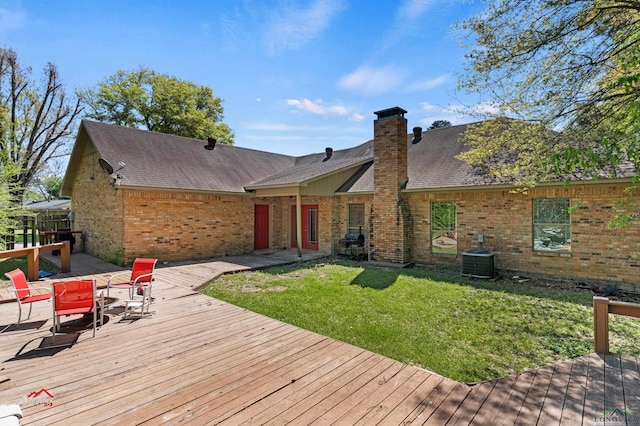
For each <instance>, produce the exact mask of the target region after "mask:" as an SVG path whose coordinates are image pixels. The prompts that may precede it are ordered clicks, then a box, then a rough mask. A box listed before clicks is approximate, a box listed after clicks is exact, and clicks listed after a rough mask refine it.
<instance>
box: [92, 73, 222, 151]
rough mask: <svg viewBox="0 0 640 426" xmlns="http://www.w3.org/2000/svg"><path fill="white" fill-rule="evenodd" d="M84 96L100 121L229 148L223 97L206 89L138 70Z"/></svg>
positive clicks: (118, 75) (111, 79) (108, 80)
mask: <svg viewBox="0 0 640 426" xmlns="http://www.w3.org/2000/svg"><path fill="white" fill-rule="evenodd" d="M84 96H85V98H86V100H87V102H88V104H89V106H90V108H91V112H90V113H89V114H88V115H87V116H88V117H90V118H94V119H96V120H98V121H103V122H107V123H114V124H118V125H121V126H128V127H136V128H146V129H148V130H151V131H154V132H161V133H169V134H174V135H179V136H185V137H190V138H196V139H203V140H205V139H207V138H208V137H214V138H216V139H217V141H218V142H220V143H224V144H229V145H231V144H233V137H234V135H233V132H232V130H231V129H230V128H229V127H228V126H227V125H226V124H224V123H222V119H223V116H224V114H223V112H224V109H223V107H222V99H220V98H218V97H216V96H214V95H213V91H212V90H211V88H209V87H207V86H199V85H197V84H195V83H192V82H189V81H184V80H180V79H178V78H177V77H174V76H171V75H167V74H159V73H157V72H155V71H153V70H150V69H148V68H144V67H140V69H138V70H135V71H122V70H121V71H118V72H116V73H115V74H113V75H110V76H108V77H106V78H105V79H104V80H102V81H100V82H99V83H98V84H97V86H96V87H95V88H93V89H88V90H86V91H85V92H84Z"/></svg>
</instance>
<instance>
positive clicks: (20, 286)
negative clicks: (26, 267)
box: [5, 269, 51, 324]
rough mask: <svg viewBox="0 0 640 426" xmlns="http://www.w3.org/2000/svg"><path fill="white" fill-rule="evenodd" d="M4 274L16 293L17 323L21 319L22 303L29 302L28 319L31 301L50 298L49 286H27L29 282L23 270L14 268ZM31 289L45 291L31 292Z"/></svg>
mask: <svg viewBox="0 0 640 426" xmlns="http://www.w3.org/2000/svg"><path fill="white" fill-rule="evenodd" d="M5 275H6V276H7V277H8V278H9V279H10V280H11V282H12V283H13V291H14V293H15V295H16V300H17V301H18V324H20V321H21V319H22V305H24V304H27V303H28V304H29V315H27V319H29V317H31V307H32V305H31V304H32V303H33V302H39V301H41V300H49V299H51V288H50V287H29V284H28V283H27V277H26V276H25V275H24V272H22V270H20V269H14V270H13V271H9V272H7V273H5ZM31 290H47V293H43V294H32V293H31Z"/></svg>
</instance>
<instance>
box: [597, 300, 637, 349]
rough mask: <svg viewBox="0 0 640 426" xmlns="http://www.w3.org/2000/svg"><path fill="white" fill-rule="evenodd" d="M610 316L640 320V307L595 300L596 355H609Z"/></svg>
mask: <svg viewBox="0 0 640 426" xmlns="http://www.w3.org/2000/svg"><path fill="white" fill-rule="evenodd" d="M609 314H617V315H625V316H628V317H634V318H640V305H638V304H635V303H628V302H617V301H613V300H609V299H608V298H606V297H598V296H595V297H594V298H593V340H594V349H595V352H596V353H602V354H608V353H609Z"/></svg>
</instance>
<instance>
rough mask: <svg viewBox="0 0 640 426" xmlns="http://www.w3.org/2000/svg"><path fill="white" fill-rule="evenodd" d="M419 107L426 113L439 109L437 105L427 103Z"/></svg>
mask: <svg viewBox="0 0 640 426" xmlns="http://www.w3.org/2000/svg"><path fill="white" fill-rule="evenodd" d="M420 107H422V109H423V110H425V111H427V112H431V111H437V110H438V109H439V108H440V107H438V106H437V105H433V104H430V103H429V102H422V103H421V104H420Z"/></svg>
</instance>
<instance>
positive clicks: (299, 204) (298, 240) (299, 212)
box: [296, 186, 302, 260]
mask: <svg viewBox="0 0 640 426" xmlns="http://www.w3.org/2000/svg"><path fill="white" fill-rule="evenodd" d="M296 246H297V247H298V260H302V196H301V195H300V187H299V186H298V192H297V194H296Z"/></svg>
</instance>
